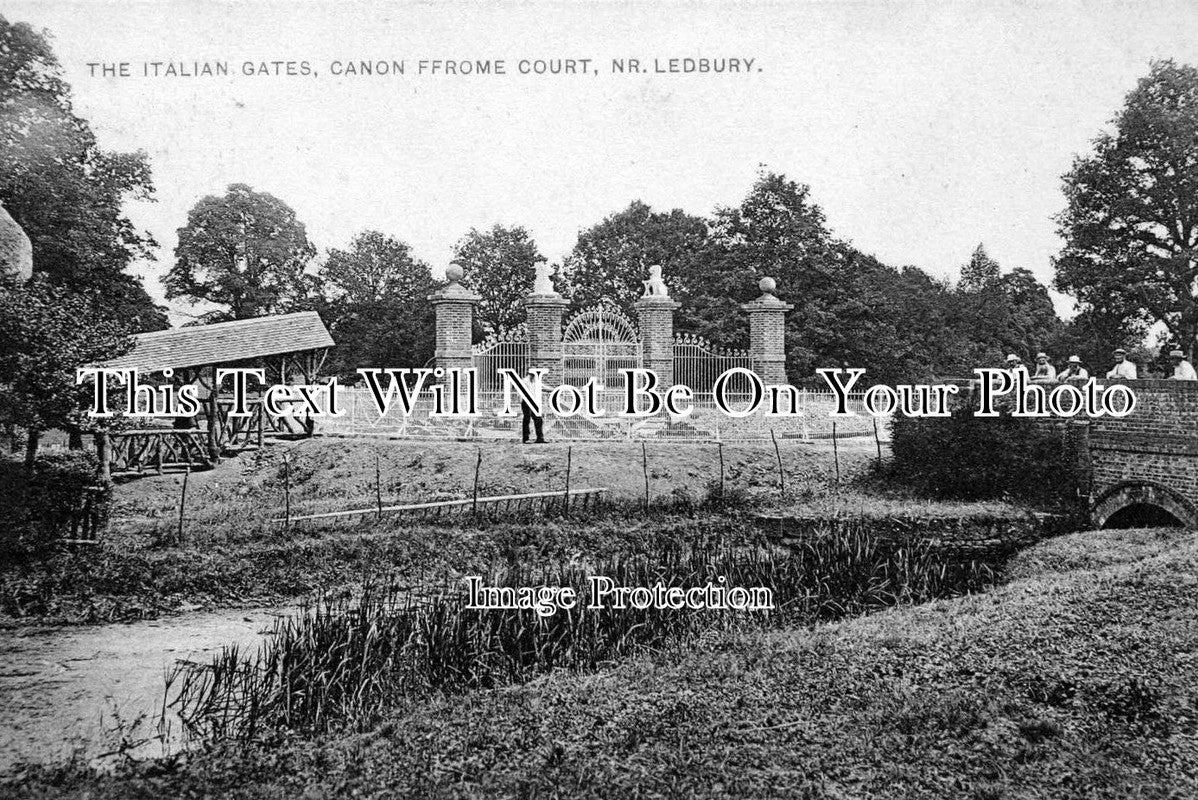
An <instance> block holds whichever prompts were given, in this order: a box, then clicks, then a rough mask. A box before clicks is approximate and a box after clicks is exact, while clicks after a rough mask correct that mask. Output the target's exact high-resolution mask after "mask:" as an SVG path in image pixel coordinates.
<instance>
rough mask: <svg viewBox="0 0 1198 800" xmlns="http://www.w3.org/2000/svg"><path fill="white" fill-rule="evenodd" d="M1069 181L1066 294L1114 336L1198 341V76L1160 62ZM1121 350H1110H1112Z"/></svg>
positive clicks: (1059, 276) (1059, 273)
mask: <svg viewBox="0 0 1198 800" xmlns="http://www.w3.org/2000/svg"><path fill="white" fill-rule="evenodd" d="M1113 125H1114V130H1113V132H1106V133H1102V134H1101V135H1099V136H1098V138H1097V139H1095V140H1094V152H1093V153H1091V154H1089V155H1087V156H1084V157H1079V158H1077V159H1076V160H1075V161H1074V163H1073V168H1072V169H1071V170H1070V172H1069V173H1068V174H1067V175H1065V177H1064V189H1065V197H1066V200H1067V201H1068V205H1067V207H1066V209H1065V211H1064V212H1063V213H1062V214H1061V215H1060V216H1059V217H1058V222H1059V225H1060V234H1061V235H1062V236H1063V237H1064V239H1065V247H1064V249H1063V250H1062V251H1061V253H1060V255H1059V257H1058V258H1057V259H1056V262H1055V266H1056V285H1057V287H1058V288H1059V289H1061V290H1062V291H1065V292H1070V293H1072V294H1073V295H1075V296H1076V297H1077V299H1078V302H1079V305H1080V307H1081V309H1082V310H1083V311H1086V310H1099V311H1100V312H1101V316H1103V317H1104V318H1109V317H1111V316H1112V315H1113V316H1114V317H1115V318H1116V319H1117V320H1119V324H1118V325H1115V326H1110V325H1106V326H1104V327H1106V328H1107V329H1109V330H1113V331H1114V332H1116V333H1118V332H1120V331H1126V330H1135V329H1137V328H1138V329H1143V327H1144V326H1146V325H1149V324H1152V323H1156V322H1159V323H1163V324H1164V325H1165V326H1166V327H1167V328H1168V329H1169V332H1170V333H1171V334H1172V335H1173V336H1174V337H1176V338H1177V339H1178V340H1179V341H1182V342H1184V343H1185V346H1186V347H1187V348H1190V347H1193V343H1194V341H1195V337H1196V336H1198V70H1196V69H1195V68H1194V67H1190V66H1186V65H1179V64H1176V63H1174V62H1173V61H1158V62H1154V63H1153V64H1152V66H1151V69H1150V71H1149V73H1148V75H1147V76H1146V77H1144V78H1143V79H1141V80H1140V82H1139V84H1138V85H1137V86H1136V88H1135V89H1133V90H1132V91H1131V92H1130V93H1129V94H1128V95H1127V99H1126V101H1125V103H1124V106H1123V109H1122V110H1121V111H1120V112H1119V114H1118V115H1117V116H1116V117H1115V119H1114V120H1113ZM1115 343H1116V342H1107V343H1106V345H1107V346H1111V345H1113V344H1115Z"/></svg>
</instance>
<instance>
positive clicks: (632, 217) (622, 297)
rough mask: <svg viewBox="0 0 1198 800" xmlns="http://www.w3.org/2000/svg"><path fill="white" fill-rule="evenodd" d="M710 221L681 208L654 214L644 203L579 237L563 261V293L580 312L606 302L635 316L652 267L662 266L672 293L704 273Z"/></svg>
mask: <svg viewBox="0 0 1198 800" xmlns="http://www.w3.org/2000/svg"><path fill="white" fill-rule="evenodd" d="M707 244H708V243H707V221H706V220H704V219H703V218H701V217H696V216H692V215H690V214H687V213H686V212H684V211H682V210H680V209H674V210H672V211H669V212H660V211H654V210H653V209H652V208H650V207H649V206H648V205H647V204H646V203H643V202H641V201H640V200H636V201H634V202H633V203H632V204H630V205H629V206H628V208H626V209H624V210H623V211H620V212H617V213H615V214H612V215H611V216H609V217H607V218H606V219H604V220H603V221H602V222H599V223H597V224H595V225H593V226H591V227H590V228H587V229H586V230H584V231H582V232H581V233H580V234H579V235H578V241H577V243H575V245H574V249H573V250H572V251H571V253H570V255H568V256H566V258H565V259H564V261H563V262H562V281H561V284H562V285H561V291H562V292H563V293H564V294H565V295H566V296H568V297H569V298H570V301H571V305H572V306H573V307H574V308H575V309H579V308H586V307H589V306H593V305H597V304H599V303H601V302H609V303H612V304H614V305H615V306H616V307H618V308H619V309H620V310H622V311H623V312H624V313H626V314H628V315H630V316H632V315H633V304H634V303H635V302H636V300H637V299H638V298H639V297H641V295H642V294H644V284H643V281H644V280H645V279H646V278H647V277H648V272H649V267H650V266H651V265H653V264H659V265H661V267H662V273H663V274H664V276H665V280H666V283H667V285H668V286H669V287H670V290H671V292H672V293H678V294H685V293H686V286H685V285H684V283H685V281H686V279H687V276H689V275H692V274H694V273H695V272H696V271H698V270H700V269H702V262H703V259H704V255H705V253H704V251H705V250H706V248H707Z"/></svg>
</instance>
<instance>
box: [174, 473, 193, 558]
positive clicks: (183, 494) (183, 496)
mask: <svg viewBox="0 0 1198 800" xmlns="http://www.w3.org/2000/svg"><path fill="white" fill-rule="evenodd" d="M190 477H191V464H190V463H188V464H186V465H185V471H184V473H183V490H182V491H180V492H179V532H178V533H177V534H176V535H175V539H176V540H177V541H178V543H179V544H183V519H184V513H185V511H186V509H187V479H188V478H190Z"/></svg>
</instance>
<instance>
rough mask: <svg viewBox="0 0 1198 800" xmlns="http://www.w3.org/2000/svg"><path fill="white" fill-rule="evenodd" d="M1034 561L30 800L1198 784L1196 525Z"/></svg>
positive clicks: (145, 765) (54, 787)
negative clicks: (946, 595)
mask: <svg viewBox="0 0 1198 800" xmlns="http://www.w3.org/2000/svg"><path fill="white" fill-rule="evenodd" d="M1016 559H1017V562H1018V563H1017V564H1016V570H1015V572H1016V574H1014V575H1013V581H1012V583H1011V584H1010V585H1008V586H1004V587H998V588H996V589H995V590H993V591H990V592H986V593H984V594H981V595H975V596H966V597H959V598H953V599H950V600H944V601H937V602H931V603H927V604H924V605H918V606H909V607H903V608H897V609H894V610H891V611H887V612H885V613H881V614H873V615H869V616H865V617H859V618H856V619H851V620H844V621H840V622H837V623H835V624H832V625H820V626H815V627H808V626H798V627H795V628H790V629H783V630H778V631H770V632H765V633H762V632H760V631H750V632H747V633H729V634H724V635H718V636H711V637H706V638H703V639H700V640H698V641H694V640H690V641H687V642H686V643H685V644H684V645H682V646H680V647H677V648H663V649H662V650H660V651H658V652H656V653H652V654H647V655H645V656H643V657H641V658H636V659H631V660H629V661H626V662H623V663H621V664H617V665H613V666H612V667H611V668H609V669H606V670H604V671H603V672H601V673H600V674H598V675H572V674H558V675H551V676H546V677H544V678H542V679H540V680H537V681H533V682H530V683H528V684H526V685H524V686H520V687H515V688H511V689H508V690H505V691H498V692H496V691H480V692H472V693H468V694H465V695H462V696H456V697H446V698H435V699H431V700H428V701H425V702H420V703H413V704H411V705H408V706H405V707H402V708H400V709H399V710H397V711H396V712H395V713H393V714H391V715H389V716H388V717H387V718H386V719H385V720H384V721H383V723H382V724H380V725H379V726H377V727H376V728H374V729H373V730H371V731H370V732H368V733H365V734H361V733H348V734H345V735H333V736H326V737H321V738H319V739H317V740H315V741H313V740H306V739H297V738H295V737H287V738H283V737H280V739H278V740H274V741H270V742H267V743H265V744H263V745H261V746H245V745H243V744H241V743H235V744H230V745H228V746H224V747H217V748H213V749H210V750H208V751H206V752H198V753H196V754H194V755H189V757H188V758H187V759H186V761H185V762H184V761H182V760H180V759H176V760H173V761H172V760H154V761H146V762H142V763H139V764H130V765H128V766H127V767H126V768H124V769H123V770H122V771H121V773H120V774H118V775H116V776H107V775H103V774H99V773H97V772H94V771H91V770H87V769H85V768H84V767H83V766H82V765H78V766H74V767H69V768H66V769H64V770H61V771H59V770H46V771H43V772H40V773H32V774H29V776H28V777H27V779H26V780H27V781H28V783H27V784H26V785H25V786H23V787H20V788H19V789H18V790H17V791H18V796H29V797H45V796H59V795H60V794H65V795H68V796H77V797H84V796H90V797H97V796H104V797H108V796H113V797H116V796H120V797H125V796H130V797H161V796H195V797H201V796H214V795H219V794H222V793H226V794H227V793H228V792H229V791H230V787H233V789H235V791H236V792H237V793H238V794H239V795H240V796H244V797H247V798H249V797H253V798H258V797H261V798H267V797H283V796H302V795H304V794H307V795H309V796H320V795H326V796H344V795H356V796H362V797H372V796H381V795H388V794H392V795H402V796H420V797H437V798H442V797H444V798H448V797H463V796H469V797H492V796H541V795H545V796H553V795H554V794H555V793H557V794H560V793H561V792H562V787H569V792H570V794H571V795H572V796H578V797H613V796H619V797H668V796H686V797H711V798H730V797H778V798H783V797H785V798H825V797H826V798H831V797H886V798H903V799H910V800H915V798H944V797H972V798H979V799H980V798H1007V797H1018V798H1035V799H1036V800H1049V798H1052V800H1060V799H1062V798H1069V800H1073V799H1074V798H1076V799H1077V800H1081V799H1082V798H1085V800H1094V798H1102V800H1121V798H1126V797H1189V796H1194V795H1195V794H1198V778H1196V776H1195V775H1194V770H1193V768H1192V765H1193V763H1194V759H1193V752H1194V730H1195V724H1196V723H1198V720H1196V717H1195V711H1194V709H1195V708H1196V707H1198V686H1196V685H1195V682H1194V680H1193V677H1192V675H1193V669H1192V652H1193V650H1194V647H1195V646H1196V645H1198V640H1196V637H1198V634H1196V632H1198V604H1195V603H1194V589H1193V582H1192V576H1193V575H1194V573H1195V571H1196V570H1198V541H1196V540H1195V538H1194V537H1193V536H1192V535H1186V534H1178V533H1177V532H1164V531H1149V532H1130V531H1090V532H1085V533H1079V534H1075V535H1072V536H1066V537H1058V538H1056V539H1052V540H1050V541H1047V542H1044V543H1042V544H1040V545H1038V546H1037V547H1036V548H1033V549H1032V550H1030V551H1025V553H1024V554H1021V555H1020V556H1017V557H1016ZM1046 564H1047V567H1046ZM22 793H23V794H22Z"/></svg>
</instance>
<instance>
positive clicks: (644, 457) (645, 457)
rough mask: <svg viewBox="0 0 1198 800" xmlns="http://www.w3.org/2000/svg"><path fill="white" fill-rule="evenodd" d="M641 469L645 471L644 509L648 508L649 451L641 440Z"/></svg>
mask: <svg viewBox="0 0 1198 800" xmlns="http://www.w3.org/2000/svg"><path fill="white" fill-rule="evenodd" d="M641 469H642V470H643V471H644V473H645V511H648V510H649V451H648V450H647V449H646V447H645V443H644V442H641Z"/></svg>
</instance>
